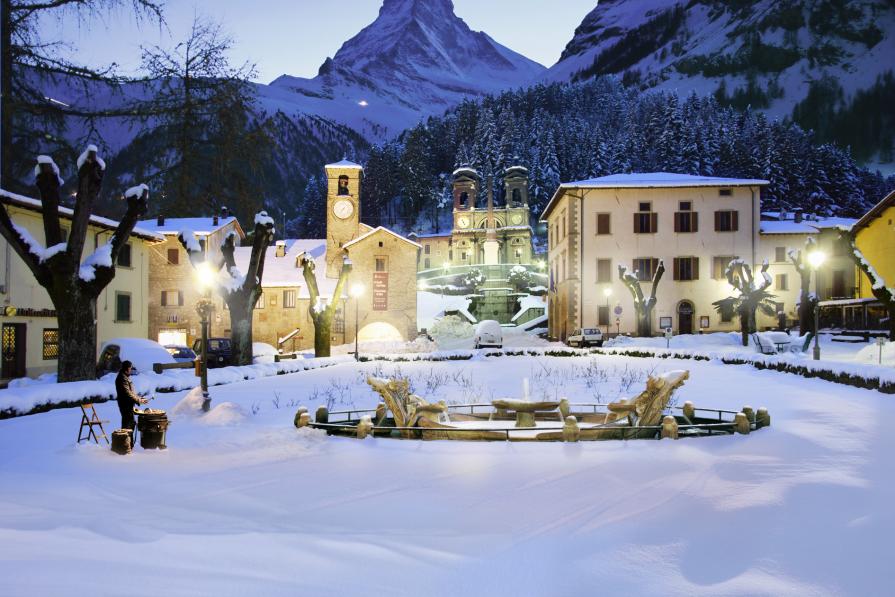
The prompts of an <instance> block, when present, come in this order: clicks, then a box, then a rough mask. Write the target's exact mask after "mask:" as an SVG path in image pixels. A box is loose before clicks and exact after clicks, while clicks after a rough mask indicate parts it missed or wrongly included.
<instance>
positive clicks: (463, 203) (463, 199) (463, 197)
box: [460, 191, 469, 207]
mask: <svg viewBox="0 0 895 597" xmlns="http://www.w3.org/2000/svg"><path fill="white" fill-rule="evenodd" d="M460 207H469V193H467V192H466V191H463V192H462V193H460Z"/></svg>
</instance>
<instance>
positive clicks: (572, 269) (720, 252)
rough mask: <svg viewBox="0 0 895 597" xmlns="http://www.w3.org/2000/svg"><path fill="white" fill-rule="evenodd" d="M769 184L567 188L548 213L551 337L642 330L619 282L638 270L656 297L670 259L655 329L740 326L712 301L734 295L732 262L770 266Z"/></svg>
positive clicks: (686, 180)
mask: <svg viewBox="0 0 895 597" xmlns="http://www.w3.org/2000/svg"><path fill="white" fill-rule="evenodd" d="M765 184H767V182H766V181H763V180H743V179H722V178H711V177H701V176H687V175H679V174H667V173H652V174H621V175H613V176H605V177H602V178H597V179H592V180H585V181H580V182H573V183H566V184H563V185H561V186H560V188H559V189H558V190H557V191H556V193H555V194H554V196H553V198H552V199H551V200H550V202H549V204H548V205H547V207H546V208H545V211H544V214H543V216H542V221H543V222H546V224H547V228H548V267H549V280H550V292H549V294H548V297H549V299H548V304H549V311H548V315H549V334H550V335H551V337H555V338H559V339H561V340H564V339H565V338H566V337H567V336H568V335H569V334H570V333H571V331H572V330H574V329H575V328H577V327H598V326H599V327H606V326H610V327H611V330H610V331H612V332H614V331H616V329H618V330H620V331H621V332H622V333H626V332H627V333H634V331H635V330H636V318H635V312H634V307H633V298H632V296H631V294H630V292H629V291H628V290H627V288H626V287H625V286H624V285H623V284H622V283H621V281H620V280H619V273H618V266H619V265H622V266H624V267H625V268H627V269H628V270H630V271H632V272H636V274H637V275H638V277H639V278H640V279H641V288H642V289H643V292H644V295H645V296H649V294H650V289H651V279H652V275H653V272H654V271H655V269H656V267H657V266H658V263H659V261H660V260H661V261H662V262H664V265H665V269H666V272H665V275H664V276H663V278H662V280H661V281H660V283H659V287H658V289H657V293H656V294H657V296H656V298H657V302H656V306H655V308H654V310H653V324H652V325H653V330H654V331H658V330H659V329H660V328H664V327H671V328H672V329H673V330H674V332H675V333H694V332H698V331H699V330H700V329H704V330H734V329H736V327H737V323H736V322H735V321H723V320H722V318H721V316H720V315H719V314H718V313H717V312H716V311H715V309H714V307H713V306H712V303H713V302H714V301H716V300H718V299H721V298H724V297H726V296H730V295H731V294H732V292H733V290H732V288H731V287H730V285H729V284H728V282H727V280H726V278H725V276H724V270H725V268H726V266H727V264H728V263H729V262H730V261H731V259H733V258H735V257H738V258H741V259H744V260H746V261H747V262H748V263H751V264H755V263H760V253H761V248H760V235H759V205H760V195H761V187H762V186H763V185H765ZM606 292H610V294H609V296H608V297H607V295H606ZM618 310H620V314H617V311H618ZM616 321H617V322H618V323H616Z"/></svg>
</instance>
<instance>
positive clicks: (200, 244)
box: [199, 237, 205, 253]
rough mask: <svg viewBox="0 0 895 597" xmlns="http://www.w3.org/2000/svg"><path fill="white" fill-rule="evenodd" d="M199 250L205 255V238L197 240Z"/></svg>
mask: <svg viewBox="0 0 895 597" xmlns="http://www.w3.org/2000/svg"><path fill="white" fill-rule="evenodd" d="M199 250H200V251H202V253H205V237H202V238H200V239H199Z"/></svg>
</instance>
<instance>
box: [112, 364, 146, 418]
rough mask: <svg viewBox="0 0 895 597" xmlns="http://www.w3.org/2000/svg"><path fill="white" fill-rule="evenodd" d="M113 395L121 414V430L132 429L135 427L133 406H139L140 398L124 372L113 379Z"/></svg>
mask: <svg viewBox="0 0 895 597" xmlns="http://www.w3.org/2000/svg"><path fill="white" fill-rule="evenodd" d="M115 394H116V399H117V400H118V411H119V412H120V413H121V428H122V429H133V428H134V427H135V426H136V423H135V421H134V406H136V405H138V404H140V397H139V396H138V395H137V393H136V392H135V391H134V384H133V383H132V382H131V378H130V375H127V374H126V373H125V372H124V371H119V372H118V377H116V378H115Z"/></svg>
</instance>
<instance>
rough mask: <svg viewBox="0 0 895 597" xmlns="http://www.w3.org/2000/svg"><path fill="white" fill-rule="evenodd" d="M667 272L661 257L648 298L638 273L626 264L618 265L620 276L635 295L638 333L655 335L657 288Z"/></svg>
mask: <svg viewBox="0 0 895 597" xmlns="http://www.w3.org/2000/svg"><path fill="white" fill-rule="evenodd" d="M664 273H665V262H663V261H662V260H661V259H660V260H659V263H658V265H657V266H656V271H655V273H653V280H652V289H651V290H650V295H649V298H648V299H645V300H644V298H643V289H641V288H640V280H639V279H638V278H637V275H636V274H634V273H631V272H629V271H628V268H627V267H625V266H624V265H619V266H618V277H619V279H620V280H621V281H622V283H623V284H624V285H625V287H626V288H627V289H628V290H629V291H630V292H631V296H633V297H634V313H635V314H636V316H637V335H638V336H646V337H648V336H652V335H653V317H652V315H653V307H655V306H656V289H657V288H658V287H659V281H660V280H661V279H662V275H663V274H664Z"/></svg>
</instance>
